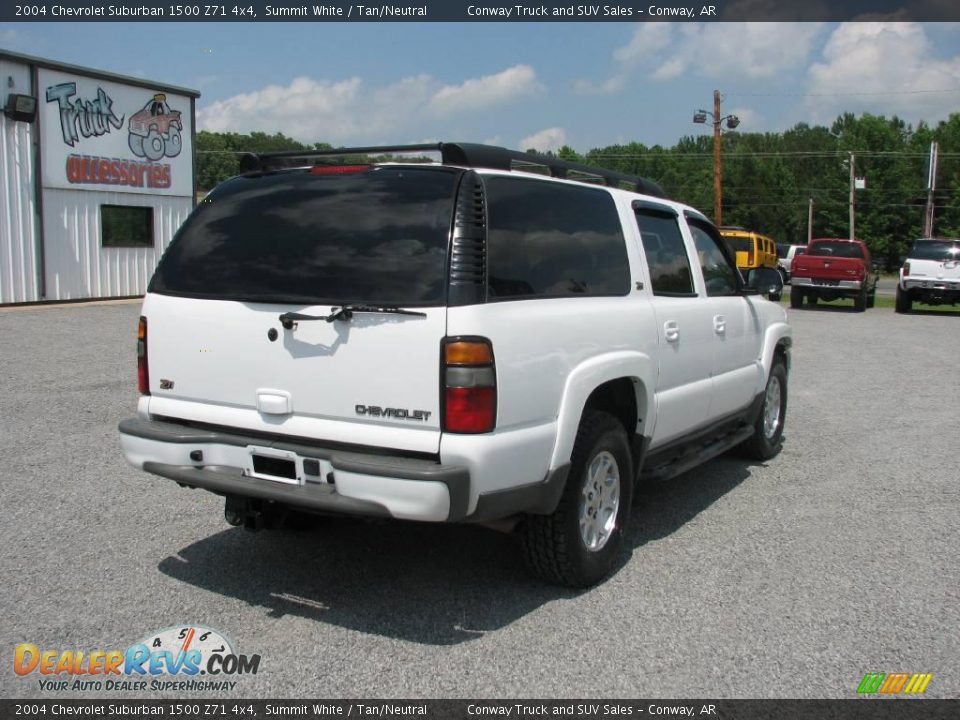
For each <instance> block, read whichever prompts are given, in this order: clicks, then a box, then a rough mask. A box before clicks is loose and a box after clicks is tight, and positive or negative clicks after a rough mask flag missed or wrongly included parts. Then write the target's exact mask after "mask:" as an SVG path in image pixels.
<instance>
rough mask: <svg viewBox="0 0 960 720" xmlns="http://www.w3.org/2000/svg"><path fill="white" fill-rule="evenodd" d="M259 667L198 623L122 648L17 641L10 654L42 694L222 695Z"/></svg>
mask: <svg viewBox="0 0 960 720" xmlns="http://www.w3.org/2000/svg"><path fill="white" fill-rule="evenodd" d="M259 669H260V655H242V654H239V653H237V652H235V651H234V649H233V645H232V643H231V642H230V641H229V640H228V639H227V638H226V637H225V636H224V635H223V634H222V633H220V632H218V631H216V630H212V629H210V628H205V627H201V626H199V625H180V626H175V627H170V628H166V629H164V630H160V631H158V632H154V633H150V634H149V635H147V636H146V637H145V638H143V639H142V640H140V641H139V642H136V643H134V644H133V645H130V646H129V647H128V648H127V649H126V650H119V649H114V650H89V651H84V650H72V649H71V650H60V649H43V650H42V649H40V648H39V647H38V646H37V645H34V644H33V643H20V644H19V645H17V646H16V648H14V653H13V671H14V672H15V673H16V674H17V675H20V676H21V677H35V678H36V679H37V682H38V683H39V687H40V690H42V691H45V692H57V691H71V692H75V691H78V690H79V691H83V690H103V691H108V692H111V691H118V690H119V691H125V690H135V691H143V690H153V691H157V690H167V691H174V692H182V691H191V690H211V691H220V692H222V691H229V690H233V689H234V687H236V685H237V680H234V679H233V678H235V677H237V676H241V675H256V674H257V672H258V670H259ZM201 676H202V679H201Z"/></svg>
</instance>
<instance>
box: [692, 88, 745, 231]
mask: <svg viewBox="0 0 960 720" xmlns="http://www.w3.org/2000/svg"><path fill="white" fill-rule="evenodd" d="M708 115H709V116H710V118H711V121H712V122H713V217H714V221H715V222H716V224H717V225H718V226H719V225H722V224H723V191H722V189H721V174H720V123H722V122H723V121H724V120H726V121H727V129H729V130H733V129H734V128H735V127H737V126H738V125H739V124H740V118H738V117H737V116H736V115H727V116H726V117H721V116H720V91H719V90H714V91H713V112H712V113H708V112H707V111H706V110H703V109H700V110H697V111H696V112H695V113H694V114H693V121H694V122H695V123H700V124H705V123H706V122H707V116H708Z"/></svg>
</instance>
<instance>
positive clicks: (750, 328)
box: [688, 218, 761, 420]
mask: <svg viewBox="0 0 960 720" xmlns="http://www.w3.org/2000/svg"><path fill="white" fill-rule="evenodd" d="M688 225H689V227H690V234H691V236H692V237H693V243H694V247H695V248H696V251H697V260H698V261H699V263H700V269H701V271H702V274H703V282H704V292H705V293H706V296H707V302H708V303H709V305H710V309H711V320H712V324H713V366H712V371H711V373H712V376H713V389H712V398H711V401H710V408H709V410H708V413H707V414H708V418H709V419H710V420H719V419H722V418H724V417H726V416H728V415H731V414H733V413H735V412H737V411H739V410H742V409H743V408H744V407H746V406H747V405H749V404H750V401H751V400H753V398H754V395H755V394H756V392H757V384H758V381H759V378H760V376H761V371H760V366H759V364H758V362H757V360H758V358H759V355H760V336H759V326H760V322H759V318H758V317H757V313H756V309H755V308H754V307H753V305H752V303H751V302H750V301H749V300H748V299H747V298H746V297H745V296H743V295H742V294H741V293H740V290H739V285H738V282H737V269H736V267H735V266H734V264H733V263H732V258H729V257H728V256H727V255H726V254H725V253H724V251H723V248H722V240H721V239H720V237H719V236H718V235H717V234H716V231H715V230H714V229H713V227H712V226H711V225H710V224H709V223H707V222H705V221H701V220H698V219H694V218H688Z"/></svg>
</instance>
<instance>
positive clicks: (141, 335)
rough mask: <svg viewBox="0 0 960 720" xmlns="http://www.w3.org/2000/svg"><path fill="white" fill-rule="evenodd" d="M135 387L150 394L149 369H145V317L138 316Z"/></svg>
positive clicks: (145, 393)
mask: <svg viewBox="0 0 960 720" xmlns="http://www.w3.org/2000/svg"><path fill="white" fill-rule="evenodd" d="M137 389H138V390H139V391H140V393H141V394H143V395H149V394H150V371H149V370H148V369H147V319H146V318H145V317H143V315H141V316H140V324H139V325H137Z"/></svg>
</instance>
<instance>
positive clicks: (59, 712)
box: [0, 698, 960, 720]
mask: <svg viewBox="0 0 960 720" xmlns="http://www.w3.org/2000/svg"><path fill="white" fill-rule="evenodd" d="M0 717H3V718H50V717H70V718H111V719H121V720H126V719H127V718H143V717H165V718H174V720H193V719H194V718H210V719H211V720H213V719H215V718H219V719H220V720H233V719H234V718H237V719H238V720H249V719H251V718H258V719H260V718H271V717H284V718H290V717H294V718H307V720H327V719H328V718H346V717H351V718H384V717H387V718H393V717H400V718H463V719H464V720H471V719H477V718H515V719H522V718H528V719H529V718H545V717H551V718H562V717H567V718H628V717H629V718H636V717H640V718H656V719H660V718H677V717H680V718H689V717H696V718H701V719H702V720H708V719H718V720H780V719H781V718H783V719H787V720H792V719H793V718H802V719H806V718H809V719H810V720H921V718H922V719H923V720H948V719H949V720H954V719H955V718H957V717H960V700H924V699H919V698H917V699H910V700H902V699H901V700H894V699H866V698H863V699H851V700H703V699H698V700H689V699H687V700H216V699H202V700H47V699H45V700H0Z"/></svg>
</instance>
